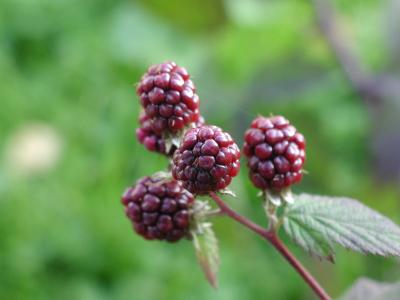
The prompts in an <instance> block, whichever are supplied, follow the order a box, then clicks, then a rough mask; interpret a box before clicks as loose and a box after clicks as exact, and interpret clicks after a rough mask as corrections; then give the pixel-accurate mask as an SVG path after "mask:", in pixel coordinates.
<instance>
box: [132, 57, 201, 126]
mask: <svg viewBox="0 0 400 300" xmlns="http://www.w3.org/2000/svg"><path fill="white" fill-rule="evenodd" d="M189 77H190V76H189V74H188V72H187V71H186V69H185V68H183V67H179V66H178V65H177V64H176V63H174V62H165V63H162V64H158V65H153V66H151V67H150V68H149V69H148V70H147V72H146V73H145V74H144V75H143V77H142V79H141V81H140V83H139V85H138V87H137V90H136V92H137V94H138V96H139V97H140V102H141V104H142V106H143V108H144V109H145V111H146V114H147V115H148V117H149V118H150V120H151V127H152V129H153V131H154V132H156V133H157V134H162V133H176V132H178V131H180V130H181V129H183V128H184V127H185V126H188V125H189V124H190V123H195V122H197V121H198V119H199V117H200V114H199V102H200V101H199V96H198V95H197V94H196V89H195V86H194V84H193V82H192V81H191V80H190V79H189Z"/></svg>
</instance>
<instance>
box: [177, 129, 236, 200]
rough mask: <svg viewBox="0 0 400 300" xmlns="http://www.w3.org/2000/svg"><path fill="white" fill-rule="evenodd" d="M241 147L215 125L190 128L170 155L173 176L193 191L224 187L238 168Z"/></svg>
mask: <svg viewBox="0 0 400 300" xmlns="http://www.w3.org/2000/svg"><path fill="white" fill-rule="evenodd" d="M239 158H240V150H239V148H238V146H237V145H236V143H235V142H234V141H233V139H232V138H231V136H230V135H229V134H228V133H226V132H223V131H222V130H221V129H220V128H218V127H216V126H201V127H197V128H193V129H191V130H189V131H188V132H187V133H186V134H185V136H184V137H183V140H182V142H181V145H180V146H179V148H178V149H177V150H176V151H175V154H174V157H173V166H172V175H173V176H174V178H175V179H177V180H180V181H182V182H183V186H184V187H185V188H186V189H188V190H189V191H190V192H192V193H196V194H205V193H207V192H210V191H217V190H220V189H224V188H225V187H227V186H228V185H229V184H230V182H231V180H232V177H234V176H236V175H237V174H238V172H239V168H240V162H239Z"/></svg>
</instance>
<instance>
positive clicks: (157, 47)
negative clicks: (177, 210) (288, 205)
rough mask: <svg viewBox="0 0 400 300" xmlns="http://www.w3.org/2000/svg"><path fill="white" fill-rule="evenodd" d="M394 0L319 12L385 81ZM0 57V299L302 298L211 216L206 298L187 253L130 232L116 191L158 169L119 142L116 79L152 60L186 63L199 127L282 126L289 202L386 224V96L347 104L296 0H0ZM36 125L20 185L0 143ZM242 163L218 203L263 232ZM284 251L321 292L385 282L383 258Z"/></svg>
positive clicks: (256, 249)
mask: <svg viewBox="0 0 400 300" xmlns="http://www.w3.org/2000/svg"><path fill="white" fill-rule="evenodd" d="M395 2H396V1H392V2H390V1H387V2H386V1H372V0H368V1H366V0H364V1H348V0H340V1H335V2H334V3H335V5H336V8H337V10H338V11H339V13H340V15H341V16H340V21H341V22H342V23H343V24H342V25H343V29H344V31H345V33H346V34H347V36H348V37H349V41H351V43H352V44H353V45H354V48H355V50H356V51H357V53H358V55H359V56H360V58H361V59H362V61H363V62H365V64H366V65H367V66H368V68H370V69H371V70H373V71H375V72H381V71H382V70H385V69H387V70H390V71H391V72H396V71H397V72H398V71H399V69H400V68H399V60H397V64H396V59H395V58H396V57H399V54H400V53H399V52H396V49H397V50H398V49H399V48H400V47H398V46H399V45H398V41H399V40H400V39H399V36H398V30H396V28H399V23H397V27H396V26H394V27H393V25H391V26H389V25H388V24H392V23H390V22H389V21H393V22H394V21H395V20H396V19H393V17H392V19H391V17H390V16H391V15H393V14H392V13H391V12H392V9H391V7H392V6H391V5H393V3H395ZM397 3H398V1H397ZM397 7H399V5H397ZM395 34H397V44H396V39H395V38H394V37H393V38H392V36H393V35H395ZM0 47H1V48H0V50H1V51H0V70H1V80H0V299H10V300H12V299H61V300H63V299H82V300H89V299H118V300H119V299H121V300H122V299H134V300H141V299H146V300H148V299H157V300H164V299H165V300H166V299H174V300H186V299H229V300H235V299H237V300H239V299H240V300H243V299H288V300H289V299H293V300H294V299H313V297H314V296H313V295H312V293H311V292H310V290H309V288H308V287H307V286H306V285H305V284H304V282H302V281H301V280H300V279H299V277H298V275H297V274H296V273H295V272H294V271H293V270H292V269H291V268H290V267H289V266H288V265H287V264H286V262H285V261H284V260H283V259H282V258H281V257H280V256H279V255H278V254H277V253H275V251H274V250H273V249H272V248H271V247H269V246H268V245H266V244H265V243H264V242H263V241H262V240H260V238H258V237H257V236H255V235H253V234H251V233H249V232H247V231H246V230H245V229H244V228H242V227H240V226H238V225H237V224H235V223H233V222H232V221H230V220H227V219H221V220H217V221H216V222H215V229H216V232H217V235H218V237H219V240H220V248H221V261H222V264H221V270H220V275H219V277H220V287H219V289H218V291H214V290H212V289H211V288H210V287H209V286H208V285H207V283H206V281H205V280H204V279H203V275H202V273H201V271H200V269H199V267H198V266H197V264H196V261H195V256H194V253H193V249H192V245H191V243H189V242H185V241H184V242H181V243H178V244H174V245H170V244H165V243H161V242H148V241H144V240H142V239H141V238H139V237H138V236H136V235H135V234H133V232H132V229H131V226H130V223H129V221H128V219H127V218H126V217H125V216H124V213H123V207H122V205H121V204H120V200H119V197H120V195H121V193H122V192H123V190H124V189H125V187H127V186H128V185H130V184H132V183H133V182H135V181H136V180H137V179H138V178H140V177H142V176H144V175H150V174H152V173H154V172H156V171H158V170H160V169H164V168H165V167H166V165H167V161H166V159H165V158H163V157H161V156H159V155H157V154H154V153H149V152H146V151H145V150H144V148H143V146H142V145H140V144H138V143H137V141H136V139H135V136H134V131H135V127H136V126H137V116H138V112H139V109H140V107H139V105H138V103H139V102H138V99H137V97H136V95H135V91H134V86H133V85H134V83H136V82H137V81H138V80H139V79H140V76H141V75H142V74H143V73H144V72H145V70H146V68H147V67H148V66H149V65H150V64H153V63H159V62H162V61H164V60H174V61H176V62H177V63H178V64H180V65H183V66H185V67H187V69H188V70H189V72H190V73H191V74H192V77H193V80H194V82H195V84H196V86H197V90H198V93H199V96H200V99H201V110H202V113H203V115H204V117H205V118H206V120H207V122H208V123H211V124H215V125H218V126H220V127H222V128H224V129H225V130H226V131H229V132H230V133H231V134H232V136H233V137H234V138H235V139H236V140H237V142H238V144H239V145H242V141H243V138H242V136H243V132H244V130H245V129H246V127H247V126H248V125H249V123H250V122H251V120H252V118H254V117H255V116H256V115H258V114H262V115H269V114H271V113H273V114H283V115H285V116H286V117H288V118H289V119H290V120H291V122H292V123H293V124H295V125H296V126H297V128H298V129H299V130H300V131H302V132H303V133H304V135H305V136H306V138H307V143H308V144H307V147H308V148H307V163H306V165H305V168H306V169H307V171H308V172H309V174H308V175H307V176H305V178H304V180H303V182H302V184H300V185H298V186H296V187H295V190H296V191H299V192H300V191H302V192H310V193H320V194H328V195H348V196H350V197H354V198H357V199H361V200H362V201H363V202H364V203H365V204H367V205H369V206H371V207H373V208H375V209H376V210H378V211H380V212H382V213H384V214H386V215H388V216H389V217H391V218H392V219H394V220H396V221H397V222H399V221H400V201H399V189H398V182H399V166H398V165H396V161H397V160H398V159H396V156H397V157H398V153H399V152H398V151H400V146H399V143H397V144H396V143H394V144H393V143H392V144H390V143H389V145H388V146H385V145H387V144H385V141H387V137H388V136H389V137H391V136H398V135H399V131H398V128H399V120H398V119H399V118H398V117H399V114H398V111H399V110H397V109H398V108H397V106H398V104H397V103H398V101H396V100H399V99H385V101H384V103H383V104H382V105H381V107H380V108H376V107H374V106H371V105H368V104H366V103H365V102H363V101H362V99H360V98H359V97H358V96H357V94H356V93H355V92H354V91H353V89H352V87H351V86H350V85H349V83H348V82H347V80H346V78H345V76H344V75H343V73H342V70H341V68H340V67H339V66H338V64H337V61H336V59H335V56H334V54H333V53H332V51H331V49H330V48H329V46H328V45H327V43H326V41H325V39H324V37H323V36H322V35H321V34H320V32H319V30H318V27H317V25H316V21H315V16H314V11H313V8H312V5H311V4H310V2H309V1H298V0H283V1H257V0H251V1H250V0H248V1H235V0H225V1H221V0H220V1H216V0H202V1H178V0H171V1H155V0H143V1H111V0H101V1H94V0H88V1H78V0H57V1H54V0H37V1H34V0H4V1H1V2H0ZM396 47H397V48H396ZM396 54H397V56H396ZM37 122H40V123H41V124H45V125H46V126H49V127H50V128H52V129H53V130H54V131H55V132H56V133H57V135H58V137H59V140H60V141H61V145H62V146H61V152H60V156H59V159H58V161H57V162H56V163H55V164H54V165H53V166H52V167H51V168H48V169H46V170H45V171H43V170H42V171H40V172H39V171H32V172H25V173H26V174H25V173H24V172H22V173H24V174H22V175H21V172H15V171H14V170H13V167H12V166H13V165H14V164H13V162H12V161H11V162H10V159H11V158H10V155H9V154H7V153H8V152H10V151H11V152H12V151H13V148H11V150H9V149H10V146H9V145H10V143H11V142H10V141H12V140H13V137H14V136H15V135H16V134H17V133H18V130H20V128H24V126H25V127H29V126H31V125H30V124H32V123H37ZM389 140H390V139H389ZM382 141H383V142H382ZM396 147H397V148H396ZM27 151H28V150H27ZM11 157H12V156H11ZM382 158H386V160H385V159H382ZM242 165H243V166H242V170H241V173H240V175H239V176H238V177H237V178H236V179H235V180H234V181H233V184H232V185H231V188H232V189H233V190H235V191H236V192H237V194H238V196H239V197H238V198H236V199H232V198H229V199H227V201H229V203H230V204H231V205H232V206H234V207H235V208H237V209H238V210H240V211H241V212H242V213H243V214H245V215H248V216H251V217H252V218H253V219H254V220H256V221H257V222H259V223H261V224H265V218H264V216H263V212H262V209H261V206H260V200H259V199H258V198H257V197H256V194H257V191H256V189H255V188H254V187H252V186H251V184H250V183H249V181H248V179H247V170H246V166H245V162H244V161H243V163H242ZM284 239H285V238H284ZM285 240H286V239H285ZM287 242H288V244H289V247H290V248H291V249H293V251H294V252H295V253H296V254H297V255H298V256H299V258H300V260H301V261H302V262H304V264H305V265H306V266H307V267H308V268H309V269H310V270H311V272H312V273H313V274H315V276H316V277H317V278H318V279H319V280H320V282H321V284H322V285H323V286H324V287H326V289H327V291H328V292H329V293H331V294H332V295H333V296H335V297H337V296H339V295H341V294H342V293H343V292H344V291H345V290H346V289H347V288H348V287H349V286H351V284H352V282H354V281H355V280H356V279H357V278H358V277H360V276H368V277H371V278H374V279H377V280H382V281H396V280H399V279H400V269H399V264H398V262H396V260H395V259H384V258H378V257H365V256H362V255H359V254H353V253H350V252H348V251H344V250H340V249H338V251H337V258H336V264H335V265H332V264H330V263H328V262H320V261H318V260H317V259H313V258H310V257H308V255H307V254H305V253H303V252H302V251H301V250H300V249H298V248H297V247H296V246H294V245H293V244H292V243H291V242H290V241H287Z"/></svg>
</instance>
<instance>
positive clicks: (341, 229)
mask: <svg viewBox="0 0 400 300" xmlns="http://www.w3.org/2000/svg"><path fill="white" fill-rule="evenodd" d="M283 225H284V228H285V231H286V233H287V234H288V235H289V236H290V237H291V238H292V239H293V240H294V241H295V242H296V243H297V244H298V245H300V246H301V247H302V248H303V249H305V250H306V251H308V252H310V253H311V254H314V255H316V256H319V257H324V258H327V259H329V260H331V261H333V256H334V250H333V245H334V243H336V244H339V245H341V246H343V247H344V248H346V249H349V250H353V251H357V252H361V253H364V254H376V255H381V256H400V228H399V227H398V226H397V225H396V224H394V223H393V222H392V221H391V220H389V219H388V218H386V217H384V216H382V215H381V214H379V213H378V212H376V211H374V210H372V209H370V208H368V207H366V206H365V205H363V204H361V203H360V202H358V201H356V200H353V199H349V198H344V197H327V196H315V195H307V194H301V195H298V196H297V197H296V200H295V202H294V204H292V205H289V206H288V207H287V210H286V212H285V216H284V221H283Z"/></svg>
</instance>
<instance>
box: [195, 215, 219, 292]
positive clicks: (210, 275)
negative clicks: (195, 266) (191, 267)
mask: <svg viewBox="0 0 400 300" xmlns="http://www.w3.org/2000/svg"><path fill="white" fill-rule="evenodd" d="M192 235H193V245H194V248H195V250H196V256H197V260H198V262H199V264H200V266H201V268H202V270H203V272H204V275H205V276H206V278H207V280H208V282H209V283H210V284H211V286H212V287H213V288H215V289H216V288H217V287H218V276H217V273H218V269H219V251H218V240H217V238H216V236H215V234H214V231H213V230H212V227H211V224H210V223H200V224H198V225H197V228H196V231H193V232H192Z"/></svg>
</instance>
